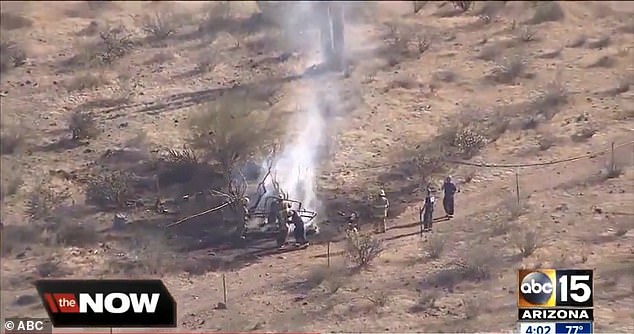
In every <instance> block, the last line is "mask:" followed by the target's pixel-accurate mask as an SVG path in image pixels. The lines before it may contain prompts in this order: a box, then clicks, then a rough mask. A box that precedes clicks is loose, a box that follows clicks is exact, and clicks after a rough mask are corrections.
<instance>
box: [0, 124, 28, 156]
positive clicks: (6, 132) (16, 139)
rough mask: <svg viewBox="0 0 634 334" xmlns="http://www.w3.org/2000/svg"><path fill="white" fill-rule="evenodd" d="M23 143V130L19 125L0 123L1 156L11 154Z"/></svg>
mask: <svg viewBox="0 0 634 334" xmlns="http://www.w3.org/2000/svg"><path fill="white" fill-rule="evenodd" d="M23 143H24V130H23V128H22V127H21V126H20V124H16V123H11V122H9V121H7V120H2V123H0V150H2V151H1V152H0V153H1V154H3V155H4V154H13V153H15V152H16V151H18V150H19V149H20V147H21V146H22V144H23Z"/></svg>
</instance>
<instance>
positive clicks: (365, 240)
mask: <svg viewBox="0 0 634 334" xmlns="http://www.w3.org/2000/svg"><path fill="white" fill-rule="evenodd" d="M346 250H347V253H348V257H349V258H350V260H352V262H354V263H355V264H356V265H357V266H359V267H361V268H364V267H368V266H369V265H370V264H371V263H372V261H373V260H374V259H375V258H377V257H378V256H379V255H381V253H382V252H383V245H382V242H381V240H379V239H377V238H375V237H373V236H372V235H370V234H364V233H351V234H350V235H349V237H348V238H347V249H346Z"/></svg>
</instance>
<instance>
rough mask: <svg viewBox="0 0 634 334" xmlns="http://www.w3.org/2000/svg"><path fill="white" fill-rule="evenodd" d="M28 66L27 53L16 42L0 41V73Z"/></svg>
mask: <svg viewBox="0 0 634 334" xmlns="http://www.w3.org/2000/svg"><path fill="white" fill-rule="evenodd" d="M24 64H26V52H25V51H24V49H23V48H21V47H20V46H19V45H18V44H17V43H16V42H13V41H8V40H2V41H0V72H2V73H4V72H6V71H8V70H10V69H12V68H15V67H20V66H22V65H24Z"/></svg>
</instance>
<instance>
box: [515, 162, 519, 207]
mask: <svg viewBox="0 0 634 334" xmlns="http://www.w3.org/2000/svg"><path fill="white" fill-rule="evenodd" d="M515 193H516V194H517V207H518V208H519V206H520V170H519V168H518V169H516V170H515Z"/></svg>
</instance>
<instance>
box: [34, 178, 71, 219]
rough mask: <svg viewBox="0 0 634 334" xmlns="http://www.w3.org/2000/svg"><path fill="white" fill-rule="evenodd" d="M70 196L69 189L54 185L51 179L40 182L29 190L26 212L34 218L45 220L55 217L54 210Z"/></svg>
mask: <svg viewBox="0 0 634 334" xmlns="http://www.w3.org/2000/svg"><path fill="white" fill-rule="evenodd" d="M69 198H70V193H69V192H68V191H67V190H59V189H56V188H55V187H53V186H52V185H51V183H50V180H44V181H42V182H40V183H39V184H38V185H37V186H36V187H35V188H34V189H32V190H31V191H30V192H29V195H28V197H27V200H26V213H27V214H28V216H29V218H31V219H33V220H36V221H37V220H45V219H50V218H52V217H53V213H54V210H55V209H56V208H58V207H59V206H61V205H62V204H64V203H65V202H66V201H67V200H68V199H69Z"/></svg>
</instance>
